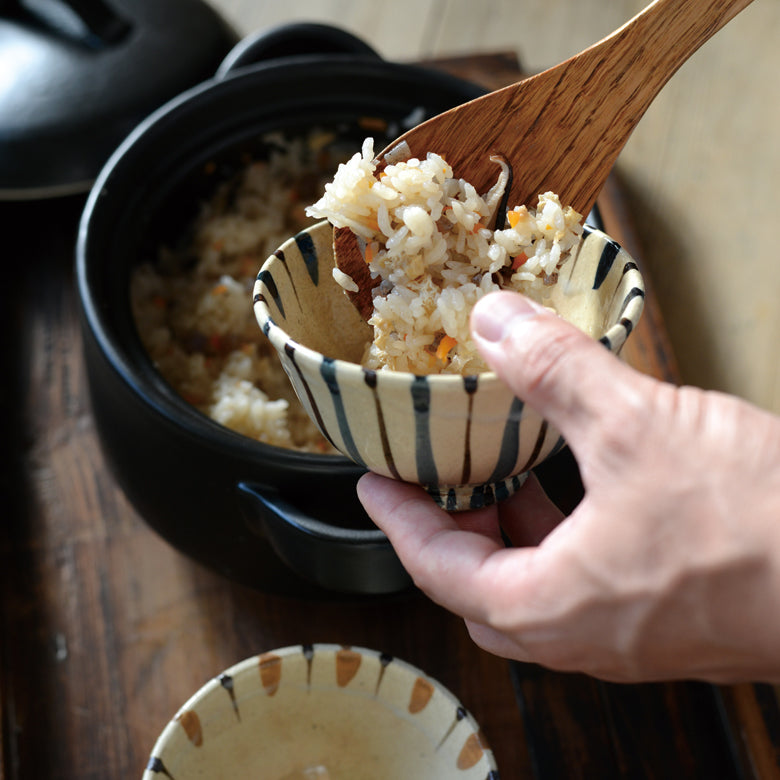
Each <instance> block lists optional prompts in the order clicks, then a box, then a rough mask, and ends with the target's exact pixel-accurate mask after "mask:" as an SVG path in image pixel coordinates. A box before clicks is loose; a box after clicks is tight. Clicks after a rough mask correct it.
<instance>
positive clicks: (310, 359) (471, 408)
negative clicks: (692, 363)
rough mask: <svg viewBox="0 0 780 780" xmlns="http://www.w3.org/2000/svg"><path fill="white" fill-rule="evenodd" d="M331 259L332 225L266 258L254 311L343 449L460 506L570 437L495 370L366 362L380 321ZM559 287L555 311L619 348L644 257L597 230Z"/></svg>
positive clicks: (638, 299) (631, 323)
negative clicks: (370, 365)
mask: <svg viewBox="0 0 780 780" xmlns="http://www.w3.org/2000/svg"><path fill="white" fill-rule="evenodd" d="M332 268H333V249H332V229H331V227H330V225H328V224H327V223H325V222H323V223H319V224H317V225H315V226H313V227H312V228H309V229H307V230H305V231H303V232H302V233H299V234H298V235H297V236H295V237H293V238H291V239H289V240H288V241H286V242H285V243H284V244H283V245H282V246H281V247H280V248H279V249H278V250H277V251H276V252H275V253H274V254H273V255H272V256H271V257H269V258H268V260H267V261H266V262H265V264H264V265H263V267H262V269H261V270H260V273H259V274H258V277H257V282H256V283H255V288H254V308H255V315H256V317H257V320H258V322H259V323H260V327H261V328H262V329H263V332H264V333H265V334H266V335H267V336H268V338H269V339H270V340H271V343H272V344H273V345H274V347H275V348H276V350H277V352H278V353H279V356H280V358H281V361H282V365H283V366H284V368H285V371H286V372H287V374H288V376H289V377H290V380H291V381H292V383H293V385H294V387H295V391H296V393H297V394H298V397H299V398H300V400H301V402H302V403H303V405H304V407H305V408H306V410H307V412H308V413H309V415H310V416H311V418H312V419H313V420H314V421H315V422H316V423H317V425H318V426H319V428H320V430H322V432H323V433H324V434H325V436H327V438H328V439H330V441H331V442H332V443H333V444H334V446H335V447H336V448H337V449H339V450H340V451H341V452H343V453H344V454H345V455H347V456H348V457H350V458H351V459H352V460H354V461H355V462H356V463H359V464H361V465H363V466H365V467H366V468H367V469H370V470H371V471H374V472H376V473H378V474H383V475H385V476H387V477H393V478H395V479H400V480H404V481H406V482H414V483H418V484H420V485H423V486H424V487H425V488H426V489H427V490H428V492H429V493H430V494H431V495H432V496H433V497H434V498H435V499H436V501H437V502H438V503H439V504H440V505H441V506H443V507H445V508H446V509H448V510H453V511H457V510H462V509H470V508H477V507H480V506H484V505H487V504H490V503H494V502H495V501H498V500H501V499H503V498H505V497H507V496H509V495H511V493H512V492H514V491H515V490H516V489H517V488H518V487H519V486H520V485H521V484H522V482H523V480H524V478H525V475H526V474H527V472H528V471H529V470H530V469H531V468H533V467H534V466H535V465H537V464H539V463H541V462H542V461H543V460H545V459H546V458H548V457H550V456H551V455H553V454H555V453H556V452H558V451H559V450H560V449H561V448H562V447H563V446H564V441H563V439H562V438H561V436H560V434H559V433H558V431H557V430H555V429H554V428H553V427H552V426H551V425H549V424H548V423H547V422H546V421H545V420H544V419H542V418H541V417H540V416H539V415H538V414H537V413H536V412H535V411H534V410H533V409H531V408H530V407H528V406H526V405H525V404H524V403H523V401H522V400H521V399H519V398H516V397H515V396H514V395H513V394H512V392H511V391H510V390H509V389H508V388H507V387H506V385H504V384H503V383H502V382H501V381H500V380H499V379H498V377H497V376H496V375H495V374H493V373H491V372H488V373H484V374H479V375H476V376H464V377H460V376H455V375H432V376H416V375H413V374H410V373H403V372H394V371H371V370H367V369H364V368H362V367H361V366H360V365H359V361H360V358H361V355H362V353H363V350H364V347H365V345H366V343H367V342H368V341H369V340H370V339H371V329H370V327H369V326H368V325H367V324H366V323H365V322H364V321H363V320H362V319H361V318H360V316H359V314H358V312H357V310H356V309H355V308H354V307H353V305H352V304H351V303H350V302H349V300H348V299H347V297H346V295H345V294H344V292H343V290H342V289H341V287H339V286H338V285H337V283H336V282H335V281H334V279H333V276H332ZM553 290H554V292H553V296H554V299H553V304H554V305H555V307H556V309H557V311H558V312H559V313H560V314H561V315H562V316H563V317H565V318H566V319H567V320H569V321H570V322H573V323H574V324H576V325H577V326H578V327H580V328H582V329H583V330H584V331H585V332H587V333H589V334H590V335H592V336H593V337H594V338H597V339H599V340H601V341H602V343H604V344H605V346H607V347H608V348H609V349H611V350H612V351H614V352H616V353H617V352H619V350H620V349H621V347H622V346H623V344H624V342H625V340H626V339H627V338H628V335H629V334H630V333H631V330H632V329H633V328H634V327H635V325H636V323H637V321H638V320H639V317H640V314H641V312H642V307H643V303H644V284H643V281H642V277H641V274H640V273H639V271H638V269H637V267H636V264H635V263H634V262H633V261H632V260H631V258H630V257H629V255H628V254H627V253H626V252H625V250H623V249H622V248H621V247H620V246H619V245H618V244H617V243H616V242H615V241H613V240H612V239H610V238H609V237H608V236H607V235H605V234H604V233H602V232H601V231H598V230H595V229H593V228H590V227H586V229H585V235H584V239H583V241H582V243H581V244H580V247H579V250H578V253H577V255H576V256H575V257H572V258H571V259H570V260H569V262H568V263H567V264H566V265H565V266H564V268H563V271H562V273H561V276H560V277H559V282H558V284H557V285H556V286H555V288H553Z"/></svg>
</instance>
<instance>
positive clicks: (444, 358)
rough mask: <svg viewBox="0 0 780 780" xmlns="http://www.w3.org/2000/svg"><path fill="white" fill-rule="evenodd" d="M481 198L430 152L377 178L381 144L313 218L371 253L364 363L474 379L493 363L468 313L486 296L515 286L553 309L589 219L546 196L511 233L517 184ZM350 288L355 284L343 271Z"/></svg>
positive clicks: (356, 163)
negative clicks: (505, 205) (369, 335)
mask: <svg viewBox="0 0 780 780" xmlns="http://www.w3.org/2000/svg"><path fill="white" fill-rule="evenodd" d="M496 162H497V163H498V165H500V166H501V173H500V175H499V174H498V171H499V167H498V165H497V169H496V170H497V179H498V180H497V183H496V185H495V186H494V187H493V188H492V189H491V190H490V191H489V192H488V193H486V194H484V195H480V194H479V193H478V192H477V191H476V190H475V189H474V187H473V186H472V185H471V184H469V183H468V182H466V181H464V180H463V179H457V178H455V176H454V174H453V171H452V169H451V168H450V166H449V165H448V164H447V162H446V160H444V159H443V158H442V157H441V156H439V155H437V154H434V153H429V154H428V155H427V157H426V158H425V159H424V160H423V159H417V158H410V159H405V160H402V161H398V162H396V161H395V160H394V161H393V162H392V163H391V164H388V165H386V166H385V167H384V168H383V170H381V172H379V173H377V163H376V160H375V158H374V146H373V139H371V138H368V139H366V140H365V141H364V143H363V148H362V150H361V152H360V153H358V154H355V155H354V156H353V157H352V158H351V159H350V160H349V161H348V162H347V163H343V164H341V165H340V166H339V168H338V170H337V172H336V175H335V177H334V178H333V180H332V181H331V182H329V183H328V184H327V185H326V186H325V194H324V195H323V196H322V197H321V198H320V200H318V201H317V202H316V203H315V204H313V205H312V206H310V207H309V208H307V209H306V213H307V214H308V215H309V216H311V217H316V218H320V219H327V220H328V221H329V222H331V223H332V224H333V225H334V226H337V227H347V228H350V229H351V230H352V231H353V232H354V233H355V234H356V235H357V236H358V238H359V241H360V243H361V245H362V244H363V243H364V244H365V250H364V251H365V259H366V262H367V263H368V265H369V268H370V270H371V273H372V276H373V277H374V278H377V277H379V278H380V279H381V282H380V283H379V285H378V286H377V287H376V288H375V290H374V312H373V316H372V317H371V318H370V319H369V324H370V325H372V326H373V328H374V338H373V341H372V343H371V344H370V345H368V347H367V350H366V354H365V357H364V361H363V363H364V365H365V366H366V367H368V368H374V369H379V368H385V369H391V370H395V371H411V372H414V373H416V374H431V373H457V374H474V373H479V372H481V371H485V370H486V369H487V366H486V365H485V363H484V361H483V360H482V358H481V357H480V355H479V353H478V352H477V349H476V347H475V345H474V342H473V341H472V339H471V336H470V333H469V313H470V311H471V309H472V307H473V306H474V304H475V303H476V302H477V301H478V300H479V299H480V298H481V297H482V296H484V295H487V294H488V293H490V292H493V291H495V290H499V289H505V290H506V289H509V290H516V291H518V292H522V293H524V294H526V295H530V296H532V297H533V298H534V299H536V300H538V301H540V302H541V303H543V304H547V303H548V302H547V294H548V292H549V288H550V286H551V285H553V284H555V282H556V281H557V274H558V270H559V269H560V267H561V266H562V264H563V263H565V262H566V260H567V259H568V257H569V256H570V254H571V252H572V250H573V249H574V248H575V247H576V246H577V245H578V244H579V241H580V237H581V235H582V225H581V219H582V218H581V215H580V214H578V213H577V212H576V211H575V210H574V209H572V208H571V207H563V206H562V205H561V203H560V200H559V199H558V196H557V195H555V194H553V193H551V192H546V193H543V194H541V195H540V196H539V202H538V205H537V206H536V208H535V209H528V208H526V207H525V206H517V207H515V208H513V209H512V210H511V211H507V213H506V222H505V224H506V227H504V228H502V229H495V228H494V222H495V219H496V214H497V212H498V210H499V208H500V203H501V199H502V196H503V194H504V190H505V187H506V183H507V176H508V169H507V166H506V164H505V163H503V162H502V161H500V160H496ZM334 278H335V279H336V281H337V282H338V283H339V284H340V285H341V286H342V287H344V288H345V289H346V290H350V289H352V290H354V289H355V283H354V281H353V280H352V279H351V278H350V277H349V276H348V275H347V274H345V273H343V272H342V271H339V270H338V269H334Z"/></svg>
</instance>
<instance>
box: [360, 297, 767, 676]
mask: <svg viewBox="0 0 780 780" xmlns="http://www.w3.org/2000/svg"><path fill="white" fill-rule="evenodd" d="M471 325H472V332H473V333H474V337H475V339H476V341H477V344H478V346H479V349H480V352H481V353H482V355H483V357H484V358H485V359H486V361H487V362H488V364H489V365H490V366H491V368H492V369H493V370H495V371H496V372H497V373H498V374H499V376H500V377H501V378H502V379H503V380H504V381H505V382H506V383H507V384H508V385H509V386H510V387H511V388H512V389H513V391H514V392H515V393H516V394H517V395H518V396H519V397H521V398H523V399H524V400H525V401H526V402H527V403H528V404H529V405H531V406H532V407H534V408H535V409H536V410H537V411H538V412H540V413H541V414H542V415H543V416H544V417H546V418H547V419H548V420H549V421H550V422H551V423H552V424H553V425H555V426H556V427H557V428H558V429H559V430H560V431H561V432H562V434H563V435H564V436H565V437H566V439H567V441H568V443H569V446H570V448H571V450H572V452H573V454H574V456H575V458H576V460H577V462H578V464H579V468H580V473H581V477H582V482H583V485H584V488H585V496H584V499H583V501H582V502H581V503H580V505H579V506H578V507H577V508H576V509H575V510H574V511H573V512H572V513H571V515H570V516H569V517H566V518H564V517H562V515H561V513H560V512H559V511H558V510H557V509H556V507H555V506H554V505H553V504H552V503H551V502H550V501H549V499H547V497H546V496H545V495H544V493H543V491H542V489H541V488H540V486H539V483H538V482H537V481H536V479H535V478H534V477H533V476H531V477H529V479H528V480H527V482H526V483H525V485H524V486H523V487H522V488H521V489H520V490H519V491H518V492H517V493H516V494H515V495H514V496H512V497H511V498H509V499H508V500H506V501H505V502H502V503H501V504H500V505H498V506H491V507H487V508H485V509H481V510H477V511H473V512H463V513H459V514H454V515H449V514H447V513H446V512H444V511H443V510H441V509H440V508H439V507H437V506H436V505H435V504H433V503H432V502H431V500H430V498H429V497H428V496H427V494H426V493H425V492H424V491H423V490H422V489H421V488H418V487H415V486H412V485H407V484H403V483H399V482H394V481H392V480H388V479H384V478H382V477H378V476H376V475H374V474H368V475H366V476H364V477H363V478H362V479H361V481H360V482H359V484H358V494H359V496H360V499H361V501H362V502H363V505H364V506H365V508H366V511H367V512H368V513H369V515H370V516H371V517H372V518H373V519H374V521H375V522H376V523H377V525H378V526H379V527H380V528H382V529H383V530H384V531H385V533H386V534H387V536H388V537H389V539H390V541H391V542H392V544H393V546H394V548H395V550H396V551H397V553H398V555H399V557H400V559H401V561H402V562H403V563H404V565H405V566H406V568H407V569H408V571H409V573H410V574H411V576H412V577H413V579H414V581H415V582H416V584H417V585H418V586H419V587H420V588H421V589H422V590H423V591H425V592H426V593H427V594H428V595H429V596H430V597H431V598H432V599H433V600H434V601H436V602H438V603H440V604H442V605H443V606H444V607H446V608H448V609H449V610H451V611H452V612H454V613H456V614H458V615H461V616H462V617H464V618H465V619H466V623H467V626H468V629H469V631H470V633H471V635H472V637H473V638H474V640H475V641H476V642H477V644H479V645H480V646H481V647H483V648H485V649H486V650H489V651H491V652H493V653H496V654H498V655H502V656H505V657H511V658H516V659H519V660H523V661H530V662H535V663H539V664H542V665H544V666H547V667H550V668H554V669H559V670H568V671H575V670H576V671H582V672H586V673H589V674H592V675H594V676H597V677H601V678H603V679H609V680H616V681H642V680H659V679H675V678H678V679H679V678H697V679H706V680H710V681H714V682H734V681H738V680H746V679H750V680H759V679H760V680H772V681H777V680H780V620H778V615H779V614H780V418H778V417H775V416H773V415H771V414H769V413H767V412H764V411H761V410H759V409H757V408H755V407H753V406H751V405H749V404H747V403H745V402H742V401H739V400H737V399H735V398H732V397H730V396H726V395H723V394H718V393H712V392H704V391H701V390H697V389H694V388H689V387H684V388H676V387H674V386H672V385H669V384H665V383H662V382H659V381H657V380H655V379H652V378H650V377H647V376H644V375H642V374H639V373H638V372H636V371H634V370H633V369H631V368H630V367H628V366H626V365H625V364H624V363H621V362H620V361H619V360H618V359H617V358H615V357H614V355H612V354H611V353H610V352H609V351H608V350H606V349H604V347H603V346H602V345H600V344H599V343H598V342H596V341H594V340H592V339H589V338H588V337H587V336H585V335H584V334H582V333H580V332H579V331H578V330H577V329H575V328H574V327H573V326H571V325H569V324H567V323H566V322H564V321H563V320H561V319H560V318H559V317H557V316H556V315H554V314H552V313H550V312H549V311H547V310H544V309H542V308H541V307H538V306H536V305H535V304H532V303H531V302H530V301H528V299H526V298H523V297H522V296H520V295H517V294H514V293H494V294H491V295H490V296H487V298H485V299H483V300H482V301H481V302H480V303H479V304H478V305H477V306H476V307H475V309H474V312H473V314H472V320H471ZM502 529H503V531H504V532H505V533H506V535H507V536H508V537H509V539H510V540H511V541H512V544H513V547H511V548H506V547H505V546H504V544H503V542H502V539H501V530H502Z"/></svg>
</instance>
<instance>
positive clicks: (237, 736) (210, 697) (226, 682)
mask: <svg viewBox="0 0 780 780" xmlns="http://www.w3.org/2000/svg"><path fill="white" fill-rule="evenodd" d="M238 777H246V778H249V777H251V778H272V779H273V780H329V779H332V780H335V779H336V778H360V777H376V778H388V780H395V779H396V778H397V780H407V778H426V780H452V779H453V778H458V780H492V779H494V778H495V780H497V778H498V771H497V769H496V764H495V760H494V758H493V753H492V751H491V750H490V748H489V746H488V743H487V741H486V739H485V736H484V735H483V734H482V733H481V731H480V729H479V727H478V725H477V723H476V721H475V720H474V718H473V717H472V715H471V714H470V713H469V712H468V711H467V710H466V709H465V708H464V707H463V705H462V704H461V703H460V702H459V701H458V700H457V699H456V698H455V696H454V695H453V694H452V693H450V692H449V691H448V690H447V689H446V688H444V687H443V686H442V685H441V684H440V683H439V682H437V681H436V680H433V679H431V678H430V677H428V676H427V675H426V674H424V673H423V672H422V671H420V670H419V669H417V668H415V667H414V666H411V665H410V664H408V663H406V662H404V661H401V660H399V659H397V658H393V657H391V656H389V655H386V654H384V653H379V652H377V651H375V650H367V649H364V648H358V647H342V646H340V645H327V644H315V645H298V646H295V647H285V648H282V649H279V650H274V651H271V652H268V653H263V654H262V655H258V656H254V657H252V658H248V659H247V660H245V661H242V662H241V663H239V664H236V665H235V666H233V667H232V668H230V669H228V670H226V671H225V672H223V673H222V674H220V675H219V676H218V677H215V678H213V679H212V680H210V681H209V682H208V683H206V684H205V685H204V686H203V687H202V688H201V689H200V690H199V691H198V692H197V693H196V694H195V695H194V696H193V697H192V698H191V699H190V700H189V701H188V702H187V703H186V704H184V705H183V706H182V707H181V708H180V709H179V711H178V712H177V713H176V715H175V716H174V717H173V719H172V720H171V721H170V722H169V723H168V724H167V726H166V727H165V729H164V730H163V732H162V734H161V735H160V737H159V739H158V740H157V742H156V744H155V745H154V747H153V749H152V753H151V755H150V757H149V761H148V764H147V767H146V771H145V772H144V775H143V780H164V779H165V778H174V779H175V780H193V779H194V778H211V779H212V780H220V779H221V778H225V780H227V778H238Z"/></svg>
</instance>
